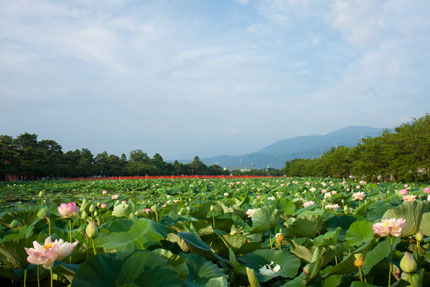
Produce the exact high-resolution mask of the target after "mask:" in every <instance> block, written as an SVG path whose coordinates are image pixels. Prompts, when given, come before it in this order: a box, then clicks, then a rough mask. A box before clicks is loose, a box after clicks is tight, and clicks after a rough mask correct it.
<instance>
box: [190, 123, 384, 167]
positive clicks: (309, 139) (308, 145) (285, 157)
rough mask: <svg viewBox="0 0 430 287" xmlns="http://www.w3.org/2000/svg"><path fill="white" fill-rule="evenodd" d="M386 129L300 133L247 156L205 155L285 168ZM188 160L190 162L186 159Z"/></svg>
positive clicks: (227, 162) (226, 162)
mask: <svg viewBox="0 0 430 287" xmlns="http://www.w3.org/2000/svg"><path fill="white" fill-rule="evenodd" d="M383 130H384V129H381V128H372V127H365V126H349V127H346V128H343V129H340V130H337V131H334V132H331V133H328V134H325V135H309V136H300V137H294V138H289V139H284V140H280V141H277V142H275V143H273V144H271V145H268V146H266V147H264V148H262V149H260V150H259V151H256V152H255V153H250V154H243V155H237V156H233V155H219V156H214V157H208V158H202V159H201V161H202V162H203V163H205V164H206V165H213V164H218V165H220V166H222V167H233V166H234V167H239V166H243V167H245V166H246V167H253V168H256V169H259V168H265V167H268V166H269V167H273V168H283V167H284V166H285V162H286V161H289V160H292V159H295V158H315V157H319V156H320V155H321V152H325V151H328V150H329V149H330V148H332V147H335V146H349V147H352V146H356V145H357V144H358V143H359V142H360V140H361V138H362V137H363V138H364V137H376V136H380V135H381V134H382V132H383ZM184 162H186V161H184Z"/></svg>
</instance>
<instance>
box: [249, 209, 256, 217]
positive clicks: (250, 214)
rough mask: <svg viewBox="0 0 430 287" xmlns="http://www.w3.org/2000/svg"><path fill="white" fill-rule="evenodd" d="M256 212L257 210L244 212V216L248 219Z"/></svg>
mask: <svg viewBox="0 0 430 287" xmlns="http://www.w3.org/2000/svg"><path fill="white" fill-rule="evenodd" d="M256 211H257V209H248V210H247V211H246V215H248V217H252V216H253V215H254V213H255V212H256Z"/></svg>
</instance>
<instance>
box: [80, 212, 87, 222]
mask: <svg viewBox="0 0 430 287" xmlns="http://www.w3.org/2000/svg"><path fill="white" fill-rule="evenodd" d="M87 217H88V214H87V212H86V211H85V210H84V211H82V214H81V218H82V219H83V220H85V219H87Z"/></svg>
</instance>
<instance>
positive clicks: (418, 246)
mask: <svg viewBox="0 0 430 287" xmlns="http://www.w3.org/2000/svg"><path fill="white" fill-rule="evenodd" d="M420 245H421V244H420V241H419V240H417V260H418V259H419V257H420V254H421V250H420V247H421V246H420Z"/></svg>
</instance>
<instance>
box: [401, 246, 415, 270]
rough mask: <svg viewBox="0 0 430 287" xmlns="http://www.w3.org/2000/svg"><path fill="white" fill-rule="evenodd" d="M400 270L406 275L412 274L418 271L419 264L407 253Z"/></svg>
mask: <svg viewBox="0 0 430 287" xmlns="http://www.w3.org/2000/svg"><path fill="white" fill-rule="evenodd" d="M400 268H402V270H403V271H404V272H406V273H412V272H415V270H417V262H416V261H415V259H414V258H413V257H412V255H411V254H409V252H407V251H406V252H405V254H404V255H403V258H402V260H400Z"/></svg>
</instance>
